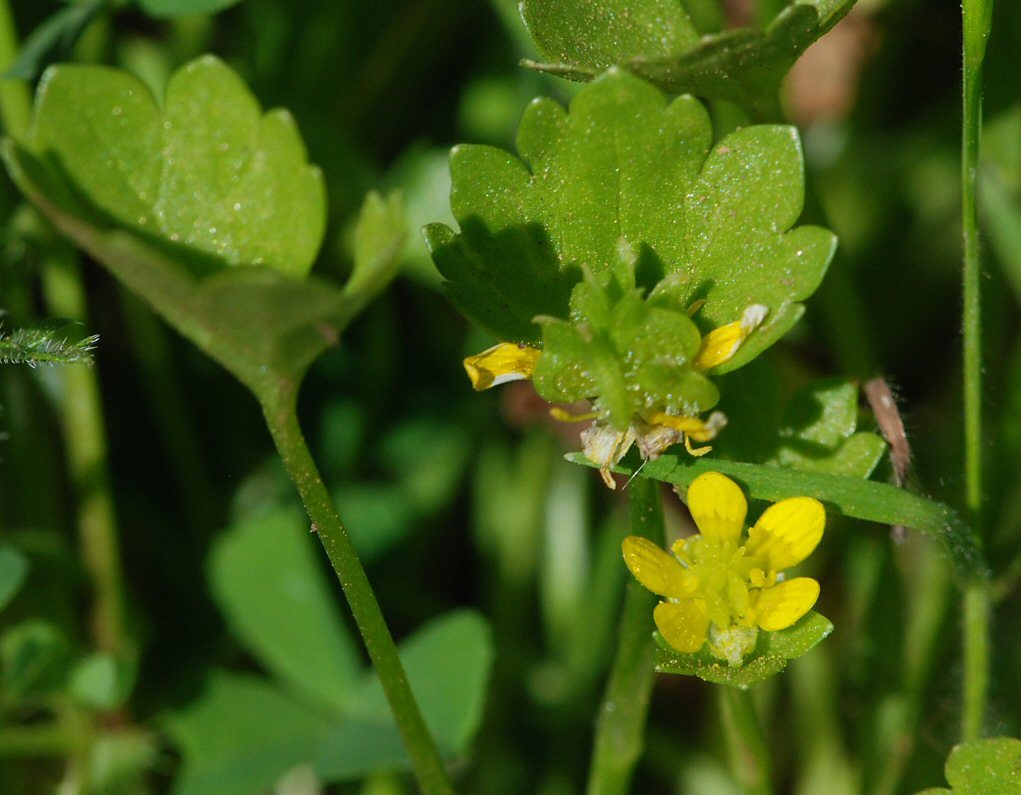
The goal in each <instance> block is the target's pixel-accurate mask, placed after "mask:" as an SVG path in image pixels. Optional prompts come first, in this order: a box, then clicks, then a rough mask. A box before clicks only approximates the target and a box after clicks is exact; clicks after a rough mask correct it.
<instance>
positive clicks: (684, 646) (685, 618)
mask: <svg viewBox="0 0 1021 795" xmlns="http://www.w3.org/2000/svg"><path fill="white" fill-rule="evenodd" d="M652 618H653V620H654V621H655V622H656V628H657V629H658V630H659V634H660V635H662V636H663V640H665V641H666V642H667V643H669V644H670V645H671V646H672V647H673V648H675V649H677V651H679V652H682V653H684V654H692V653H694V652H696V651H698V650H699V649H701V648H702V644H703V643H705V641H706V636H707V635H708V633H709V616H708V615H706V612H705V610H704V609H703V608H702V606H701V605H700V604H699V603H698V602H697V601H696V600H694V599H688V600H685V601H683V602H677V603H675V602H660V603H659V604H658V605H656V609H655V610H654V611H653V613H652Z"/></svg>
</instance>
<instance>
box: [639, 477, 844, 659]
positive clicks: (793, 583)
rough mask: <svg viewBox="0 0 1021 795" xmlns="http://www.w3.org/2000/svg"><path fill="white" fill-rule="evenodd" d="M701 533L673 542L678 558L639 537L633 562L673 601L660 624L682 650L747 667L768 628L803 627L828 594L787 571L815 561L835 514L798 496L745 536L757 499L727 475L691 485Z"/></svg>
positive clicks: (661, 609)
mask: <svg viewBox="0 0 1021 795" xmlns="http://www.w3.org/2000/svg"><path fill="white" fill-rule="evenodd" d="M688 508H689V509H690V510H691V515H692V518H693V519H694V520H695V524H696V525H697V526H698V529H699V532H698V533H696V534H695V535H693V536H691V537H689V538H687V539H682V540H680V541H678V542H677V543H675V544H674V545H673V549H672V551H673V555H671V554H669V553H667V552H665V551H664V550H662V549H660V548H659V547H658V546H657V545H656V544H654V543H653V542H651V541H649V540H648V539H646V538H641V537H639V536H628V537H627V538H625V539H624V542H623V552H624V562H625V563H626V564H627V567H628V568H629V569H630V570H631V573H632V574H633V575H634V576H635V578H636V579H637V580H638V581H639V582H640V583H641V584H642V585H644V586H645V587H646V588H648V589H649V590H650V591H652V592H653V593H655V594H658V595H659V596H662V597H663V601H662V602H660V603H659V604H658V605H657V606H656V610H655V612H654V613H653V619H654V620H655V622H656V627H657V628H658V629H659V632H660V634H661V635H662V636H663V639H664V640H665V641H666V642H667V643H669V644H670V645H671V646H672V647H673V648H675V649H677V651H679V652H684V653H689V654H690V653H694V652H697V651H699V649H701V648H702V646H703V644H705V643H706V642H708V643H709V650H710V652H711V653H712V654H713V655H714V656H715V657H718V658H720V659H722V660H726V661H727V662H728V663H729V664H730V665H731V666H732V667H735V668H737V667H740V666H741V664H742V662H743V660H744V658H745V656H746V655H748V654H749V653H751V651H752V650H754V648H755V642H756V639H757V637H758V632H759V630H764V631H766V632H776V631H778V630H781V629H787V628H788V627H790V626H793V625H794V623H795V622H797V621H798V619H800V618H801V617H802V616H804V615H805V614H806V613H807V612H808V611H809V610H811V609H812V606H813V605H814V604H815V601H816V599H817V598H818V597H819V583H818V582H816V581H815V580H813V579H812V578H810V577H796V578H794V579H791V580H786V579H784V577H783V571H784V569H788V568H790V567H791V566H796V565H797V564H798V563H800V562H801V561H803V560H804V559H805V558H806V557H808V556H809V555H810V554H811V553H812V550H814V549H815V548H816V546H817V545H818V544H819V540H820V539H821V538H822V533H823V526H824V525H825V523H826V512H825V510H824V509H823V507H822V504H821V503H820V502H819V501H818V500H814V499H812V498H811V497H794V498H791V499H787V500H782V501H781V502H778V503H776V504H775V505H771V506H770V507H769V508H767V509H766V511H765V512H764V513H763V514H762V516H761V517H760V518H759V520H758V521H757V522H756V523H755V525H754V526H753V527H752V528H751V529H750V530H749V531H748V535H747V537H743V532H744V527H745V525H744V522H745V516H746V514H747V512H748V503H747V501H746V500H745V496H744V494H743V493H742V491H741V489H740V488H739V487H738V486H737V484H736V483H734V481H732V480H730V478H727V477H725V476H724V475H721V474H720V473H718V472H706V473H705V474H703V475H699V476H698V477H697V478H695V480H694V481H693V482H692V484H691V486H690V487H689V488H688Z"/></svg>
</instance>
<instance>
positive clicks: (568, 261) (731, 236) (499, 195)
mask: <svg viewBox="0 0 1021 795" xmlns="http://www.w3.org/2000/svg"><path fill="white" fill-rule="evenodd" d="M711 141H712V128H711V125H710V122H709V117H708V115H707V113H706V110H705V108H704V107H703V106H702V105H701V104H700V103H699V102H697V101H696V100H694V99H692V98H691V97H681V98H679V99H676V100H674V101H672V102H669V103H668V102H667V100H666V98H665V97H664V96H663V95H662V94H661V93H660V92H659V91H658V90H656V89H655V88H653V87H652V86H650V85H649V84H648V83H645V82H643V81H642V80H639V79H637V78H635V77H633V76H631V75H628V74H626V73H624V72H621V71H619V70H611V71H610V72H608V73H606V74H604V75H602V76H600V77H599V78H598V79H597V80H595V81H594V82H593V83H591V84H590V85H588V86H586V87H585V88H584V89H582V90H581V91H580V92H579V93H578V95H577V96H576V97H575V99H574V101H573V102H572V103H571V108H570V112H569V113H568V112H565V110H564V109H563V108H562V107H561V106H560V105H558V104H557V103H556V102H554V101H552V100H548V99H541V100H536V101H535V102H533V103H532V105H531V106H529V108H528V110H527V111H526V113H525V116H524V118H523V119H522V122H521V126H520V128H519V130H518V141H517V148H518V152H519V154H520V159H519V158H517V157H515V156H513V155H511V154H509V153H507V152H503V151H501V150H498V149H494V148H491V147H486V146H460V147H457V148H456V149H455V150H454V152H453V154H452V156H451V175H452V180H453V189H452V191H451V207H452V209H453V212H454V216H455V218H456V219H457V221H458V224H459V226H460V233H459V234H456V233H454V232H453V231H452V230H451V229H449V228H447V227H445V226H443V225H436V224H434V225H431V226H429V227H426V229H425V234H426V238H427V241H428V243H429V245H430V248H431V250H432V252H433V256H434V259H435V261H436V264H437V266H438V267H439V269H440V271H441V273H443V275H444V276H445V277H446V278H447V279H448V281H447V283H446V285H445V288H446V291H447V293H448V295H449V296H450V298H451V300H452V301H453V302H454V303H455V304H456V305H457V306H458V308H459V309H460V310H461V311H462V312H464V313H465V314H466V315H468V316H469V317H470V318H472V319H473V320H475V321H476V322H478V323H479V324H480V325H481V326H483V327H484V328H486V329H487V330H489V331H490V332H491V333H493V334H494V335H495V336H496V337H498V338H499V339H502V340H508V341H519V342H532V343H534V342H537V341H538V338H539V329H538V326H536V325H535V324H534V323H533V322H532V321H533V319H534V318H535V317H536V316H537V315H548V316H552V317H557V318H566V316H567V309H568V299H569V295H570V292H571V289H572V287H573V286H574V284H576V283H577V282H578V281H580V278H581V268H582V267H585V268H588V269H589V270H590V271H591V273H592V274H593V276H594V278H595V279H596V280H597V281H598V282H600V283H602V284H607V283H608V282H609V280H610V279H611V277H612V275H613V274H614V273H618V274H619V273H620V271H621V268H622V267H625V266H626V265H627V263H632V265H633V267H634V270H635V272H636V275H637V279H638V285H639V286H641V287H644V288H645V289H647V290H648V289H651V288H652V286H654V285H655V284H657V282H659V281H660V280H661V279H662V278H664V277H668V278H669V280H670V281H669V284H670V290H669V291H670V294H671V300H672V301H673V302H674V303H675V304H676V305H680V306H688V305H690V304H692V303H694V302H695V301H696V300H698V299H704V300H705V301H706V303H705V305H704V306H703V307H702V309H701V310H700V311H699V312H698V313H697V315H696V316H695V320H696V323H698V324H699V325H700V326H701V327H702V329H703V331H705V330H708V329H710V328H714V327H717V326H720V325H723V324H725V323H730V322H733V321H736V320H739V319H740V318H741V316H742V313H743V312H744V310H745V309H746V308H747V307H748V306H749V305H750V304H753V303H761V304H765V305H766V306H767V307H769V310H770V311H769V315H768V316H767V319H766V322H765V323H764V324H763V325H762V326H761V327H760V328H759V329H758V330H757V331H756V332H755V333H753V334H752V335H751V336H750V337H749V338H748V340H747V341H746V342H745V343H744V345H743V346H742V348H741V350H740V351H739V353H738V354H737V356H736V357H735V358H734V359H732V360H731V361H730V362H728V363H727V364H725V365H723V366H722V367H719V368H717V370H718V372H726V371H727V370H732V369H735V368H736V367H739V366H741V365H742V364H744V363H746V362H747V361H750V360H751V359H752V358H754V357H755V356H757V355H758V354H759V353H761V352H762V351H763V350H765V348H767V347H768V346H769V345H771V344H772V343H773V342H775V341H776V340H777V339H778V338H779V337H780V336H781V335H782V334H783V333H785V332H786V331H787V330H788V329H789V328H790V327H791V325H793V323H794V322H795V321H796V320H797V318H798V316H799V315H800V312H801V307H800V305H799V304H797V302H798V301H800V300H802V299H804V298H807V297H808V296H809V295H811V293H812V292H813V291H814V290H815V289H816V287H817V286H818V284H819V282H820V280H821V279H822V276H823V274H824V272H825V270H826V267H827V265H828V263H829V260H830V258H831V256H832V254H833V250H834V245H835V241H834V237H833V235H832V234H831V233H830V232H828V231H826V230H824V229H820V228H818V227H810V226H803V227H799V228H797V229H793V230H791V231H787V230H790V229H791V227H792V226H793V224H794V223H795V221H796V220H797V218H798V216H799V215H800V214H801V209H802V202H803V197H804V185H803V173H802V156H801V148H800V144H799V142H798V137H797V134H796V132H795V131H794V130H793V129H792V128H789V127H780V126H759V127H747V128H744V129H742V130H739V131H737V132H735V133H733V134H731V135H729V136H727V137H726V138H724V139H723V141H721V142H720V143H719V144H718V145H717V146H715V147H713V148H712V149H711V151H710V143H711Z"/></svg>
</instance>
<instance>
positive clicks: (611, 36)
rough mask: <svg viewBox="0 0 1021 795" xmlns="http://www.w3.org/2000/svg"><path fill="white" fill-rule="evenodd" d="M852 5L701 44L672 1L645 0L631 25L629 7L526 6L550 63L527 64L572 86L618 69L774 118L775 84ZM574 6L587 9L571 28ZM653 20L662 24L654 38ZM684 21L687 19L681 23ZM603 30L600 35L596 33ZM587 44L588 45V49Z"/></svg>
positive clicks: (787, 16) (807, 0)
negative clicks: (606, 71) (609, 69)
mask: <svg viewBox="0 0 1021 795" xmlns="http://www.w3.org/2000/svg"><path fill="white" fill-rule="evenodd" d="M854 3H855V0H799V2H793V3H791V4H790V5H789V6H787V8H785V9H784V10H783V11H781V12H780V13H779V14H778V15H777V16H776V18H775V19H773V21H772V22H770V23H769V25H767V26H766V28H765V29H763V30H759V29H756V28H736V29H732V30H727V31H724V32H722V33H715V34H710V35H707V36H702V37H699V36H697V35H696V34H695V31H694V28H693V27H692V26H691V24H690V22H688V23H687V26H685V25H684V24H683V23H682V22H681V21H680V20H679V17H683V16H684V14H683V11H681V10H680V4H679V3H678V2H676V0H646V2H643V3H642V4H640V7H639V9H640V10H639V12H638V14H637V16H636V17H635V18H634V19H632V15H631V6H632V4H631V3H627V2H624V0H598V1H597V2H595V3H581V2H576V3H575V2H572V3H549V2H546V0H523V2H522V4H521V13H522V16H523V18H524V20H525V25H526V26H527V28H528V31H529V33H530V35H531V36H532V40H533V41H534V42H535V44H536V47H537V48H538V49H539V51H540V53H541V54H542V55H543V57H544V58H547V59H549V61H550V62H549V63H537V62H534V61H525V62H524V63H525V65H526V66H529V67H531V68H533V69H536V70H538V71H542V72H548V73H551V74H556V75H559V76H561V77H565V78H568V79H570V80H582V81H586V80H592V79H595V78H596V76H597V75H599V74H600V73H601V72H602V71H603V70H605V69H606V68H607V67H608V66H611V65H616V66H620V67H623V68H625V69H627V70H629V71H631V72H633V73H634V74H636V75H638V76H640V77H643V78H645V79H646V80H649V81H650V82H651V83H653V84H654V85H656V86H658V87H659V88H661V89H662V90H664V91H666V92H668V93H671V94H694V95H696V96H700V97H707V98H712V99H726V100H730V101H732V102H736V103H738V104H740V105H742V106H744V107H745V108H746V109H748V110H749V111H750V112H752V114H753V115H754V116H757V117H760V118H762V117H775V115H776V104H775V103H776V94H777V91H778V90H779V87H780V81H781V80H782V79H783V77H784V75H785V74H786V73H787V71H788V70H789V69H790V68H791V66H793V65H794V62H795V61H796V60H797V59H798V58H799V57H800V56H801V54H802V53H803V52H804V51H805V50H806V49H808V47H809V46H810V45H811V44H813V43H814V42H815V41H817V40H818V39H819V38H821V37H822V36H823V35H824V34H825V33H826V32H827V31H829V30H830V29H831V28H832V27H833V26H834V25H836V24H837V23H838V22H839V21H840V20H841V19H843V18H844V16H845V15H846V14H847V13H848V12H849V11H850V10H851V8H852V7H853V6H854ZM575 5H583V6H587V7H588V10H587V11H584V12H582V13H581V14H580V15H579V18H580V24H576V23H575V21H574V20H575V16H574V15H575V14H577V13H578V12H577V11H576V10H575V9H574V6H575ZM657 17H659V18H662V19H665V20H667V23H666V25H665V26H664V27H663V29H664V30H665V31H666V32H665V33H664V34H663V35H657V27H656V25H655V21H656V19H657ZM686 19H687V18H686V17H685V20H686ZM600 25H601V26H602V29H601V30H600V29H599V27H600ZM589 40H591V43H589Z"/></svg>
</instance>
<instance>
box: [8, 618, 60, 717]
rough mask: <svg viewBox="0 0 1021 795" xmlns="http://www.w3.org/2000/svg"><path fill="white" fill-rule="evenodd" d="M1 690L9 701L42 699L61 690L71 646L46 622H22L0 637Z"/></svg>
mask: <svg viewBox="0 0 1021 795" xmlns="http://www.w3.org/2000/svg"><path fill="white" fill-rule="evenodd" d="M0 664H2V667H3V683H4V690H5V691H6V692H7V693H8V694H9V695H10V696H11V697H13V698H25V697H28V696H38V695H44V694H46V693H51V692H53V691H55V690H59V689H61V688H63V687H64V684H65V683H66V681H67V677H68V673H69V671H70V667H71V646H70V643H69V642H68V640H67V636H66V635H64V633H63V631H62V630H61V629H60V628H59V627H58V626H56V625H55V624H51V623H49V622H47V621H38V620H33V621H26V622H24V623H22V624H17V625H15V626H13V627H11V628H9V629H7V630H6V631H5V632H4V633H3V635H2V636H0Z"/></svg>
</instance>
